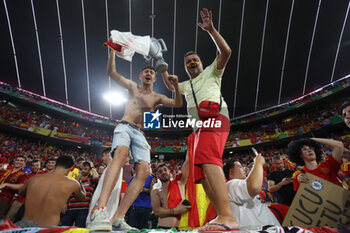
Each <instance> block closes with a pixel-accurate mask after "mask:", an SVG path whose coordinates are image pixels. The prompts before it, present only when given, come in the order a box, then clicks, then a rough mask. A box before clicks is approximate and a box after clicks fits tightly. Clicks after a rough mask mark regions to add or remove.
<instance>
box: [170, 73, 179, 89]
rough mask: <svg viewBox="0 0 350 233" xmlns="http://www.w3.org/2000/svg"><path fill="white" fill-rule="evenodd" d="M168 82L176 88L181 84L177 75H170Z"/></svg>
mask: <svg viewBox="0 0 350 233" xmlns="http://www.w3.org/2000/svg"><path fill="white" fill-rule="evenodd" d="M168 80H169V82H170V84H171V85H173V86H174V87H176V86H177V85H178V83H179V78H178V77H177V75H169V76H168Z"/></svg>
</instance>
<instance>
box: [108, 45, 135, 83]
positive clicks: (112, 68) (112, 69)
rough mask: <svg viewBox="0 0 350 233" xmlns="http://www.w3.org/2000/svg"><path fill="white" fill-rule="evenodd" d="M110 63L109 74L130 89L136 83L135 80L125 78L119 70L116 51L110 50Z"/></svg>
mask: <svg viewBox="0 0 350 233" xmlns="http://www.w3.org/2000/svg"><path fill="white" fill-rule="evenodd" d="M110 51H111V52H110V54H109V58H108V63H107V74H108V75H109V76H110V77H111V78H112V79H113V80H114V81H115V82H116V83H118V84H119V85H120V86H122V87H124V88H126V89H128V90H130V89H131V88H132V87H133V85H136V83H134V82H133V81H131V80H129V79H127V78H125V77H124V76H122V75H121V74H119V73H118V72H117V69H116V64H115V52H114V51H113V50H110Z"/></svg>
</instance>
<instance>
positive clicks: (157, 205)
mask: <svg viewBox="0 0 350 233" xmlns="http://www.w3.org/2000/svg"><path fill="white" fill-rule="evenodd" d="M181 173H182V174H181V176H180V177H176V178H175V179H174V180H172V181H170V169H169V168H168V166H167V165H166V164H165V163H161V164H159V165H158V167H157V169H156V175H157V178H158V179H159V180H160V181H161V183H162V186H161V187H159V188H153V190H152V191H151V203H152V210H153V212H154V215H155V216H158V225H157V228H160V229H170V228H173V227H175V228H176V227H178V226H179V218H177V216H176V215H181V214H183V213H185V212H186V211H188V210H189V209H190V208H191V206H186V205H183V204H182V201H183V200H184V199H185V185H186V182H187V178H188V159H187V157H186V160H185V162H184V164H183V165H182V169H181ZM175 182H176V183H177V184H176V183H175ZM169 185H178V187H179V190H180V193H181V200H172V201H174V202H176V203H177V202H179V201H180V203H179V204H177V205H176V207H175V208H169V207H168V198H171V194H170V193H169V192H168V191H169V189H168V188H169ZM168 194H169V195H168Z"/></svg>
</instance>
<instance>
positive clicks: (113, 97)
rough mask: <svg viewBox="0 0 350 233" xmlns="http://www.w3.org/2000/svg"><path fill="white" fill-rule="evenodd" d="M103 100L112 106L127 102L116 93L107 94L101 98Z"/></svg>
mask: <svg viewBox="0 0 350 233" xmlns="http://www.w3.org/2000/svg"><path fill="white" fill-rule="evenodd" d="M103 98H104V99H105V100H107V101H108V102H110V103H111V104H113V105H121V104H123V103H125V102H126V101H127V99H126V98H125V97H124V96H123V95H121V94H120V93H117V92H110V93H107V94H105V95H104V96H103Z"/></svg>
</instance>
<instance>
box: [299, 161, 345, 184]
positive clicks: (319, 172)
mask: <svg viewBox="0 0 350 233" xmlns="http://www.w3.org/2000/svg"><path fill="white" fill-rule="evenodd" d="M339 168H340V163H338V161H337V160H335V159H334V157H333V156H332V155H330V156H328V158H327V159H326V160H325V161H322V162H321V163H320V164H319V165H318V167H317V168H316V169H313V170H309V169H307V168H306V167H305V166H304V167H303V170H304V171H305V172H308V173H311V174H313V175H315V176H318V177H320V178H322V179H325V180H328V181H329V182H332V183H333V184H336V185H339V186H342V185H341V183H340V182H339V180H338V175H337V174H338V171H339ZM301 173H302V171H296V172H294V174H293V184H294V190H295V191H296V190H298V188H299V186H300V184H299V182H298V179H297V178H298V176H299V175H300V174H301Z"/></svg>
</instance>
